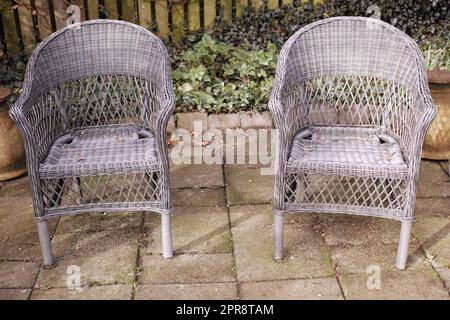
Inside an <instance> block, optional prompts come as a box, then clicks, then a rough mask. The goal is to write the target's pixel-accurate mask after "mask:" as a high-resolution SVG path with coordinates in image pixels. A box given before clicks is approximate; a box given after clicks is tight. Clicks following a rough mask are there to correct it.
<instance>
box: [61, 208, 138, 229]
mask: <svg viewBox="0 0 450 320" xmlns="http://www.w3.org/2000/svg"><path fill="white" fill-rule="evenodd" d="M141 223H142V212H117V213H105V214H103V213H92V214H80V215H75V216H63V217H61V220H60V222H59V225H58V229H57V231H56V234H64V233H77V234H83V233H92V232H101V231H107V230H116V231H118V230H121V229H128V228H138V227H139V226H140V224H141Z"/></svg>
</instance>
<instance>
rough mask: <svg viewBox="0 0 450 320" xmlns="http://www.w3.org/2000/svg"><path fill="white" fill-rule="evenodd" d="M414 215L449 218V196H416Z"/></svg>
mask: <svg viewBox="0 0 450 320" xmlns="http://www.w3.org/2000/svg"><path fill="white" fill-rule="evenodd" d="M416 215H417V216H418V217H429V218H433V217H434V218H447V219H450V198H418V199H417V202H416Z"/></svg>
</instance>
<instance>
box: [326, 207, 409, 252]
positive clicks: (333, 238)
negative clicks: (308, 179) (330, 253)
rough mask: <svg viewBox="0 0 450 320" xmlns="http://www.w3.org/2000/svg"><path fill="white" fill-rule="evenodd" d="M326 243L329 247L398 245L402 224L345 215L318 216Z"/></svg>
mask: <svg viewBox="0 0 450 320" xmlns="http://www.w3.org/2000/svg"><path fill="white" fill-rule="evenodd" d="M318 221H319V223H320V225H321V227H322V228H323V232H324V234H323V235H324V237H325V241H326V243H327V244H329V245H337V244H364V243H370V242H376V243H397V242H398V238H399V235H400V224H401V223H400V222H398V221H393V220H388V219H382V218H372V217H360V216H352V215H344V214H318Z"/></svg>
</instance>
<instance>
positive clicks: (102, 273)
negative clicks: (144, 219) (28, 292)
mask: <svg viewBox="0 0 450 320" xmlns="http://www.w3.org/2000/svg"><path fill="white" fill-rule="evenodd" d="M137 239H138V230H136V229H123V230H118V231H115V230H110V231H103V232H95V233H82V234H81V233H67V234H57V235H56V236H55V238H54V239H53V242H52V244H53V250H54V254H55V258H56V267H55V268H53V269H43V270H42V271H41V272H40V274H39V276H38V279H37V282H36V287H37V288H64V287H66V286H67V280H68V278H69V277H70V276H71V275H73V274H74V272H75V271H74V270H75V269H74V268H79V274H80V276H81V279H80V283H81V286H91V285H99V284H128V285H131V284H132V283H133V282H134V278H135V271H136V261H137V249H138V240H137Z"/></svg>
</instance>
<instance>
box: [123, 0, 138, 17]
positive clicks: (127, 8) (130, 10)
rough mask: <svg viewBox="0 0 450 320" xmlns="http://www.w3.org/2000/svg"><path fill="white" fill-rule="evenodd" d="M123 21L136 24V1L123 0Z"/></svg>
mask: <svg viewBox="0 0 450 320" xmlns="http://www.w3.org/2000/svg"><path fill="white" fill-rule="evenodd" d="M122 19H123V20H125V21H129V22H133V23H136V22H137V21H136V15H135V8H134V0H122Z"/></svg>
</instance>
